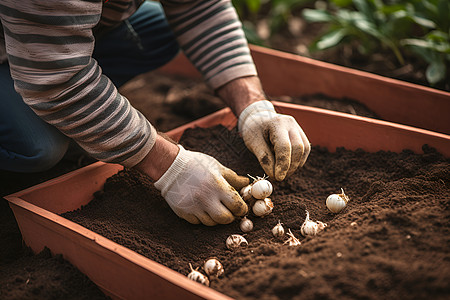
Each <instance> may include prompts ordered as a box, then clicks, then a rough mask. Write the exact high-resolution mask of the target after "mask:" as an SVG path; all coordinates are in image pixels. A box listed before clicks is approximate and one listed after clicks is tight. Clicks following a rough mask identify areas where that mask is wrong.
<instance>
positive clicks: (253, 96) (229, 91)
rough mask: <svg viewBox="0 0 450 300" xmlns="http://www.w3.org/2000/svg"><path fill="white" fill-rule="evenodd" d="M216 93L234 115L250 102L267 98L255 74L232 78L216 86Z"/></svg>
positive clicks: (239, 112) (237, 114)
mask: <svg viewBox="0 0 450 300" xmlns="http://www.w3.org/2000/svg"><path fill="white" fill-rule="evenodd" d="M216 94H217V95H218V96H219V97H220V98H221V99H222V100H223V101H224V102H225V103H226V104H227V105H228V106H229V107H230V108H231V110H232V111H233V113H234V114H235V115H236V116H239V115H240V114H241V112H242V111H243V110H244V109H245V108H246V107H247V106H249V105H250V104H252V103H255V102H257V101H261V100H265V99H267V97H266V95H265V94H264V91H263V89H262V86H261V82H260V80H259V78H258V77H257V76H248V77H241V78H237V79H234V80H232V81H230V82H228V83H227V84H225V85H223V86H221V87H220V88H218V89H217V90H216Z"/></svg>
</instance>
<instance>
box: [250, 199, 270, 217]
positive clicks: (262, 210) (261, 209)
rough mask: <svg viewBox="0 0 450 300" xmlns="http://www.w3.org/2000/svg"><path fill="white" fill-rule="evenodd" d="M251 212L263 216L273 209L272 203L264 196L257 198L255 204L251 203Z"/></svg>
mask: <svg viewBox="0 0 450 300" xmlns="http://www.w3.org/2000/svg"><path fill="white" fill-rule="evenodd" d="M252 210H253V213H254V214H255V216H258V217H264V216H267V215H268V214H270V213H271V212H272V210H273V203H272V200H270V198H266V199H264V200H257V201H256V202H255V204H253V208H252Z"/></svg>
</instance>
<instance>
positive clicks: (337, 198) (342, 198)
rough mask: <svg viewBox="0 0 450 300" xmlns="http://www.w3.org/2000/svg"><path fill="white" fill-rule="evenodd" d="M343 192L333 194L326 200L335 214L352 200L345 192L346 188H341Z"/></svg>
mask: <svg viewBox="0 0 450 300" xmlns="http://www.w3.org/2000/svg"><path fill="white" fill-rule="evenodd" d="M341 192H342V193H341V194H331V195H330V196H328V198H327V201H326V204H327V207H328V209H329V210H330V211H331V212H333V213H335V214H337V213H338V212H340V211H341V210H343V209H344V207H345V206H346V205H347V202H348V201H349V200H350V199H349V198H348V196H347V195H346V194H345V193H344V189H342V188H341Z"/></svg>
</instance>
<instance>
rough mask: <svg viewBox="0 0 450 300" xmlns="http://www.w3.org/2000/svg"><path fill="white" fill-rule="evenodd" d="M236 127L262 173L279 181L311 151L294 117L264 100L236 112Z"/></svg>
mask: <svg viewBox="0 0 450 300" xmlns="http://www.w3.org/2000/svg"><path fill="white" fill-rule="evenodd" d="M238 127H239V132H240V133H241V135H242V138H243V139H244V142H245V145H246V146H247V148H248V149H249V150H250V151H251V152H253V154H255V156H256V157H257V158H258V161H259V163H260V164H261V166H262V168H263V169H264V171H265V172H266V174H267V175H268V176H269V177H272V178H275V179H276V180H279V181H280V180H283V179H284V178H285V177H286V176H289V175H291V174H292V173H293V172H294V171H295V170H296V169H297V168H298V167H302V166H303V165H304V164H305V162H306V159H307V158H308V155H309V152H310V151H311V145H310V143H309V141H308V138H307V137H306V135H305V133H304V132H303V130H302V128H301V127H300V126H299V125H298V123H297V121H296V120H295V119H294V118H293V117H292V116H288V115H283V114H279V113H277V112H276V111H275V108H274V107H273V105H272V103H271V102H269V101H267V100H264V101H258V102H255V103H253V104H251V105H249V106H248V107H246V108H245V109H244V110H243V111H242V113H241V114H240V116H239V121H238Z"/></svg>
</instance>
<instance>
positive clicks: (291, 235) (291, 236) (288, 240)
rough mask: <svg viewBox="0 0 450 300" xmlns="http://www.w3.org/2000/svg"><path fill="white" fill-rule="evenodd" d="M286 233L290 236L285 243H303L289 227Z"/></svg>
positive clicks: (294, 244) (292, 244) (293, 244)
mask: <svg viewBox="0 0 450 300" xmlns="http://www.w3.org/2000/svg"><path fill="white" fill-rule="evenodd" d="M286 234H287V235H288V236H289V238H288V239H287V240H286V241H285V242H284V244H289V246H300V245H301V244H302V243H301V242H300V240H299V239H298V238H296V237H295V236H294V234H293V233H292V231H291V229H288V232H287V233H286Z"/></svg>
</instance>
